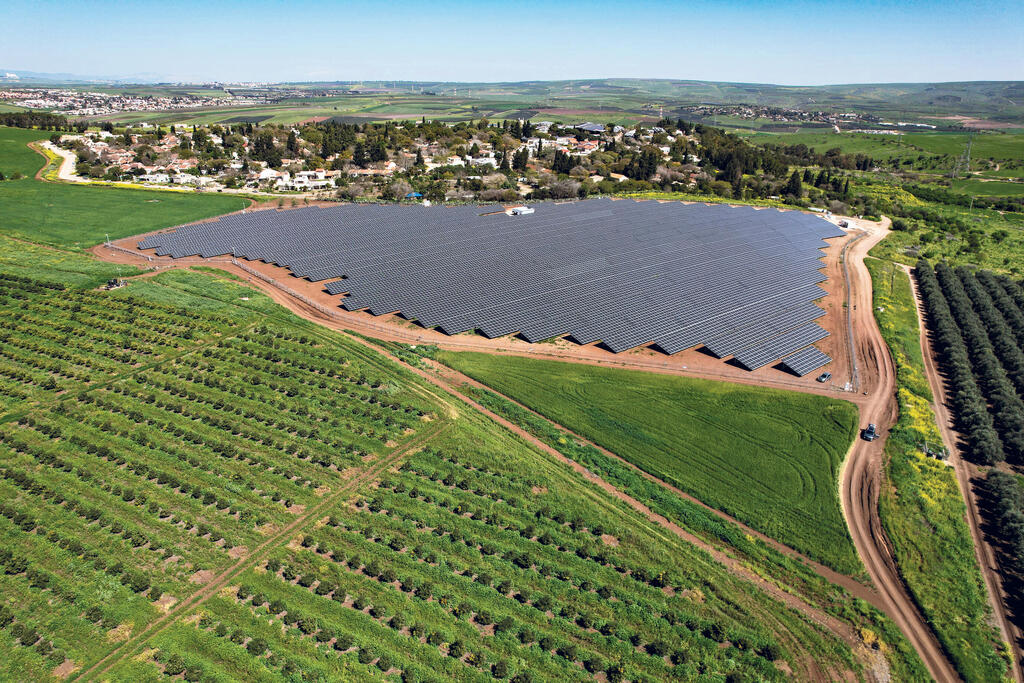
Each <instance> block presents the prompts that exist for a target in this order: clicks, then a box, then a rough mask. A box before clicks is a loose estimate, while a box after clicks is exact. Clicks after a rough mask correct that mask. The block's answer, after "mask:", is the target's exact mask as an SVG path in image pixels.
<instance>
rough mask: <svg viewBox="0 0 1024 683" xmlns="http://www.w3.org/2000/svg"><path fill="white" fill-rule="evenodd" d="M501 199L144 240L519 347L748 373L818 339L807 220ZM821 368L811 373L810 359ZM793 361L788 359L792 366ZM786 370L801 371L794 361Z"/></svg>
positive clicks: (262, 219)
mask: <svg viewBox="0 0 1024 683" xmlns="http://www.w3.org/2000/svg"><path fill="white" fill-rule="evenodd" d="M533 208H534V209H535V211H534V212H533V213H530V214H526V215H519V216H509V215H506V214H505V213H504V212H503V211H502V207H500V206H495V207H489V208H488V207H479V206H459V207H422V206H382V205H350V206H339V207H331V208H321V207H309V208H303V209H293V210H288V211H258V212H252V213H242V214H235V215H231V216H226V217H224V218H222V219H220V220H218V221H214V222H210V223H202V224H196V225H189V226H183V227H180V228H178V229H177V230H176V231H174V232H171V233H164V234H157V235H153V236H150V237H149V238H147V239H145V240H143V241H142V242H141V243H140V244H139V248H140V249H155V250H156V253H157V254H158V255H162V256H166V255H169V256H171V257H174V258H181V257H186V256H195V255H199V256H203V257H212V256H220V255H224V254H232V255H234V256H235V257H237V258H245V259H249V260H260V261H265V262H267V263H272V264H276V265H278V266H283V267H286V268H288V269H289V270H290V271H291V272H292V273H293V274H294V275H295V276H296V277H301V278H308V279H309V280H311V281H314V282H317V281H322V280H330V282H327V283H326V285H325V288H326V290H327V291H328V292H329V293H330V294H335V295H344V297H343V298H341V299H340V305H341V306H342V307H343V308H345V309H347V310H349V311H358V310H364V309H365V310H367V311H369V312H370V313H372V314H374V315H381V314H386V313H395V312H398V313H400V314H401V315H402V316H403V317H405V318H408V319H410V320H416V321H417V322H418V323H419V324H421V325H423V326H424V327H428V328H433V327H436V328H438V329H440V330H441V331H442V332H445V333H447V334H458V333H460V332H466V331H469V330H478V331H479V332H481V333H482V334H484V335H486V336H487V337H492V338H494V337H501V336H505V335H509V334H519V335H520V336H522V337H523V338H524V339H526V340H527V341H530V342H538V341H543V340H545V339H548V338H551V337H555V336H562V335H568V336H569V337H570V338H571V339H573V340H574V341H576V342H579V343H581V344H589V343H593V342H601V344H602V345H603V346H605V347H606V348H608V349H609V350H611V351H613V352H615V353H619V352H622V351H626V350H629V349H632V348H635V347H638V346H646V345H654V346H656V347H657V348H659V349H661V350H662V351H664V352H666V353H669V354H673V353H677V352H679V351H682V350H684V349H689V348H693V347H697V346H702V345H704V346H706V347H707V349H708V350H709V351H710V352H711V353H712V354H713V355H715V356H717V357H720V358H726V357H729V356H733V357H734V358H735V361H736V362H737V363H739V364H740V365H742V366H743V367H746V368H747V369H750V370H754V369H757V368H759V367H762V366H764V365H767V364H769V363H771V362H773V361H775V360H778V359H780V358H785V357H787V356H790V355H791V354H794V353H796V352H801V351H802V353H801V355H800V356H799V357H798V358H797V359H795V361H794V363H793V364H792V365H790V366H789V367H791V368H792V369H793V370H794V372H797V373H798V374H806V373H807V372H811V371H812V370H814V369H815V368H816V367H820V366H821V365H822V364H824V363H827V362H828V360H829V359H828V356H825V355H824V354H821V353H820V352H819V353H818V354H816V355H815V354H813V353H811V352H809V351H807V349H808V348H813V347H810V345H811V344H813V343H814V342H816V341H819V340H821V339H823V338H824V337H826V336H827V335H828V332H826V331H825V330H824V329H822V328H821V327H820V326H818V325H817V323H815V322H814V321H815V320H816V319H818V318H819V317H821V316H822V315H823V311H822V310H821V309H820V308H818V307H817V306H815V305H814V303H813V302H814V301H815V300H817V299H819V298H821V297H822V296H824V291H823V290H822V289H821V288H820V287H819V284H820V283H821V282H822V281H824V280H825V276H824V275H823V274H822V273H821V271H820V269H821V268H822V263H821V260H820V259H821V257H822V254H821V252H820V251H819V250H820V249H821V248H822V247H824V246H825V243H824V241H823V240H824V239H827V238H830V237H839V236H841V235H843V233H842V231H840V230H839V229H838V228H837V227H835V226H834V225H832V224H831V223H829V222H827V221H825V220H822V219H821V218H820V217H818V216H813V215H808V214H803V213H799V212H783V211H777V210H774V209H761V210H758V209H754V208H752V207H729V206H722V205H715V206H708V205H702V204H690V205H684V204H678V203H658V202H650V201H648V202H637V201H632V200H627V201H612V200H608V199H593V200H587V201H580V202H572V203H566V204H555V203H542V204H536V205H534V206H533ZM815 363H819V364H818V365H815V366H814V367H810V366H812V365H814V364H815ZM794 366H797V367H794ZM798 368H799V369H798Z"/></svg>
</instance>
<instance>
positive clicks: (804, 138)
mask: <svg viewBox="0 0 1024 683" xmlns="http://www.w3.org/2000/svg"><path fill="white" fill-rule="evenodd" d="M970 137H971V135H970V133H959V132H957V133H945V132H941V133H940V132H928V133H905V134H903V135H900V136H895V135H871V134H866V133H833V132H809V131H801V132H797V133H778V134H773V133H756V134H753V135H749V136H747V139H748V140H750V141H751V142H754V143H771V144H779V145H798V144H804V145H807V146H808V147H810V148H811V149H813V150H814V151H816V152H819V153H821V152H825V151H826V150H829V149H831V148H833V147H838V148H839V149H841V150H842V151H843V153H844V154H867V155H868V156H871V157H874V158H889V157H896V158H914V159H916V158H917V157H919V156H920V155H922V154H923V155H929V156H943V155H950V156H953V157H956V156H959V155H961V154H963V153H964V150H965V149H966V148H967V141H968V139H969V138H970ZM971 158H972V159H975V160H977V159H993V160H997V161H998V160H1019V159H1024V134H1020V133H994V132H979V133H976V134H975V135H974V141H973V143H972V146H971Z"/></svg>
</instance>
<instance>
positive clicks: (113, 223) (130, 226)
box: [0, 127, 248, 247]
mask: <svg viewBox="0 0 1024 683" xmlns="http://www.w3.org/2000/svg"><path fill="white" fill-rule="evenodd" d="M46 137H47V135H46V134H45V132H42V131H33V130H22V129H19V128H4V127H0V172H3V174H4V175H5V176H6V177H7V178H11V176H12V175H13V174H14V173H21V174H22V175H23V176H24V177H23V178H22V179H20V180H5V181H2V182H0V232H2V233H4V234H8V235H15V236H18V237H23V238H27V239H31V240H34V241H37V242H43V243H46V244H53V245H61V246H71V247H89V246H92V245H94V244H98V243H100V242H102V241H103V240H104V239H105V236H106V235H108V234H109V235H110V238H111V239H118V238H121V237H127V236H128V235H135V234H139V233H143V232H148V231H150V230H156V229H158V228H163V227H168V226H172V225H178V224H180V223H187V222H191V221H196V220H200V219H202V218H209V217H211V216H217V215H220V214H224V213H229V212H231V211H237V210H239V209H242V208H244V207H245V206H246V205H247V204H248V200H246V199H243V198H241V197H236V196H229V195H210V194H198V193H195V194H193V193H180V192H158V191H147V190H133V189H125V188H110V187H82V186H74V185H71V184H66V183H51V182H44V181H40V180H35V178H34V177H33V176H34V175H35V173H36V171H38V170H39V168H40V167H42V166H43V165H44V163H45V159H44V158H43V157H42V156H40V155H39V154H37V153H35V152H33V151H32V150H31V149H29V148H28V147H27V146H26V145H27V144H28V143H29V142H32V141H34V140H41V139H46Z"/></svg>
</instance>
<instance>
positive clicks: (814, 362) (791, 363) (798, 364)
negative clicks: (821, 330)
mask: <svg viewBox="0 0 1024 683" xmlns="http://www.w3.org/2000/svg"><path fill="white" fill-rule="evenodd" d="M831 362H832V359H831V358H829V357H828V356H827V355H826V354H824V353H822V352H821V351H819V350H818V349H816V348H814V347H813V346H808V347H805V348H803V349H800V350H799V351H797V352H796V353H794V354H792V355H789V356H786V357H785V358H783V359H782V364H783V365H785V366H786V367H787V368H789V369H790V370H792V371H793V372H795V373H796V374H798V375H800V376H801V377H803V376H804V375H806V374H807V373H810V372H814V371H815V370H817V369H818V368H820V367H822V366H824V365H828V364H829V363H831Z"/></svg>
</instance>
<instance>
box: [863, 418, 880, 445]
mask: <svg viewBox="0 0 1024 683" xmlns="http://www.w3.org/2000/svg"><path fill="white" fill-rule="evenodd" d="M860 435H861V438H863V439H864V440H865V441H874V440H875V439H877V438H878V428H876V427H875V424H874V423H873V422H872V423H871V424H869V425H868V427H867V429H865V430H864V431H862V432H861V434H860Z"/></svg>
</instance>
